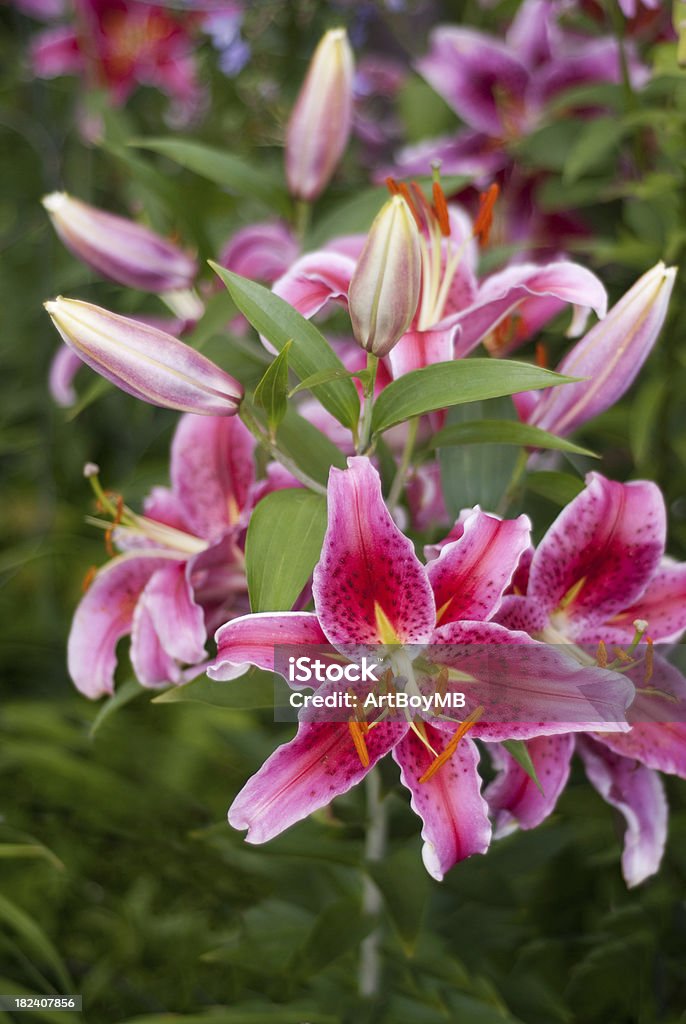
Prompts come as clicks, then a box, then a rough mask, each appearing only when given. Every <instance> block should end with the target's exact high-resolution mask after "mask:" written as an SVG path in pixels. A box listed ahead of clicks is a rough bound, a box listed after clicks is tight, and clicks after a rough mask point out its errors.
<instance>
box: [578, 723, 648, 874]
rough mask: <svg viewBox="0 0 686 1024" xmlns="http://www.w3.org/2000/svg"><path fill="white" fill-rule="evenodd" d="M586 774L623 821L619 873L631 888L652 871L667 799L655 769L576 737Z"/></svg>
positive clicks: (588, 739) (587, 739)
mask: <svg viewBox="0 0 686 1024" xmlns="http://www.w3.org/2000/svg"><path fill="white" fill-rule="evenodd" d="M578 751H579V754H580V755H581V757H582V759H583V762H584V766H585V768H586V774H587V776H588V778H589V780H590V782H591V783H592V785H593V786H594V787H595V788H596V789H597V790H598V792H599V793H600V795H601V796H602V797H603V799H604V800H606V801H607V802H608V803H609V804H611V805H612V806H613V807H616V808H617V810H618V811H621V813H622V815H623V816H624V820H625V821H626V832H625V834H624V853H623V854H622V873H623V875H624V878H625V880H626V883H627V885H628V886H629V887H630V888H633V886H635V885H640V883H641V882H644V881H645V880H646V878H650V876H651V875H654V874H655V873H656V872H657V871H658V869H659V867H660V862H661V861H662V855H663V853H664V849H665V843H666V841H667V815H668V810H667V800H666V797H665V792H664V787H663V785H662V780H661V779H660V776H659V775H658V774H657V772H654V771H652V770H651V769H650V768H646V767H645V766H644V765H642V764H640V763H639V762H638V761H632V760H631V759H629V758H626V757H621V756H619V755H618V754H614V753H613V752H612V751H611V750H608V749H607V748H606V747H604V746H603V745H602V744H600V743H596V742H595V741H594V740H592V739H590V738H588V737H585V738H580V739H579V741H578Z"/></svg>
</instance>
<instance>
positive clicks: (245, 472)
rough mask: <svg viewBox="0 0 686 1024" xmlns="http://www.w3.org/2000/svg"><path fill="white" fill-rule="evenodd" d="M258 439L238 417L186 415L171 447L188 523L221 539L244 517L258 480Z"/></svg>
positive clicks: (205, 535) (176, 485)
mask: <svg viewBox="0 0 686 1024" xmlns="http://www.w3.org/2000/svg"><path fill="white" fill-rule="evenodd" d="M254 449H255V439H254V438H253V436H252V434H251V433H250V431H249V430H248V429H247V427H244V426H243V424H242V423H241V421H240V420H239V418H238V417H237V416H194V415H192V414H187V415H185V416H182V418H181V419H180V420H179V424H178V426H177V428H176V433H175V434H174V440H173V442H172V451H171V479H172V488H173V491H174V494H175V495H176V497H177V498H178V500H179V502H180V504H181V506H182V508H183V512H184V515H185V518H186V520H187V521H188V524H189V526H190V528H191V530H192V531H193V533H195V534H196V535H197V536H198V537H203V538H205V539H206V540H217V539H218V538H219V537H220V536H221V535H222V534H223V533H224V532H225V530H226V529H227V528H228V527H230V526H235V525H236V524H238V523H239V522H240V521H241V518H242V514H243V513H244V512H245V510H246V508H247V505H248V500H249V497H250V492H251V488H252V485H253V482H254V478H255V466H254V462H253V452H254Z"/></svg>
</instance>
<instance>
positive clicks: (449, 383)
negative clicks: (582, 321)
mask: <svg viewBox="0 0 686 1024" xmlns="http://www.w3.org/2000/svg"><path fill="white" fill-rule="evenodd" d="M576 380H578V378H577V377H563V376H562V375H561V374H559V373H553V372H552V370H543V369H541V368H540V367H538V366H532V365H531V364H530V363H518V362H515V361H513V360H510V359H508V360H502V361H501V360H498V359H458V360H455V362H450V363H434V364H433V365H432V366H425V367H423V368H422V369H421V370H413V371H412V372H411V373H406V374H405V376H404V377H400V378H399V379H398V380H394V381H393V382H392V383H391V384H389V385H388V387H386V388H384V390H383V391H382V392H381V394H380V395H379V397H378V398H377V400H376V402H375V403H374V412H373V415H372V430H373V431H374V433H377V434H380V433H382V432H383V431H384V430H388V428H389V427H394V426H395V425H396V423H402V422H404V420H409V419H411V418H412V417H413V416H421V415H422V414H423V413H426V412H432V411H434V410H435V409H447V408H449V407H450V406H453V405H463V404H464V403H465V402H479V401H482V400H483V399H486V398H500V397H501V396H502V395H515V394H517V393H518V392H519V391H536V390H540V389H541V388H549V387H553V386H555V385H557V384H570V383H573V382H574V381H576Z"/></svg>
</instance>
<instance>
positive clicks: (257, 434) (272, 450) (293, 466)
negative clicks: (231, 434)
mask: <svg viewBox="0 0 686 1024" xmlns="http://www.w3.org/2000/svg"><path fill="white" fill-rule="evenodd" d="M239 415H240V418H241V420H242V422H243V424H244V425H245V426H246V427H247V428H248V430H249V431H250V433H251V434H252V436H253V437H254V438H255V439H256V440H257V441H258V442H259V443H260V444H261V445H262V447H263V448H265V449H266V450H267V451H268V452H269V454H270V455H271V457H272V458H273V459H275V460H276V461H277V462H279V463H280V464H281V465H282V466H283V468H284V469H287V470H288V472H289V473H290V474H291V475H292V476H294V477H295V479H296V480H299V481H300V483H301V484H303V485H304V486H305V487H308V488H309V489H310V490H311V491H316V493H317V494H326V487H324V486H323V485H322V484H320V483H319V482H318V481H317V480H313V478H312V477H311V476H309V475H308V474H307V473H306V472H305V471H304V470H303V469H301V468H300V466H299V465H298V464H297V462H295V461H294V460H293V459H292V458H291V457H290V455H286V453H285V452H283V451H281V449H280V448H279V446H278V444H277V443H276V442H275V441H272V440H271V438H270V437H269V436H268V435H267V434H265V432H264V431H263V430H262V427H261V426H260V424H259V422H258V421H257V419H256V418H255V417H254V416H253V414H252V412H251V411H250V409H249V408H248V406H247V404H246V403H245V402H243V404H242V405H241V410H240V413H239Z"/></svg>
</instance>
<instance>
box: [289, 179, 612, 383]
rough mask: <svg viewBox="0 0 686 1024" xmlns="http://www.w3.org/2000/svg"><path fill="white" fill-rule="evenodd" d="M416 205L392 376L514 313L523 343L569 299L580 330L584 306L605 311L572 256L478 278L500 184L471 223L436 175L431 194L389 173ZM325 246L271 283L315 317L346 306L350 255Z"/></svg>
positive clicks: (455, 352) (468, 344)
mask: <svg viewBox="0 0 686 1024" xmlns="http://www.w3.org/2000/svg"><path fill="white" fill-rule="evenodd" d="M388 185H389V188H390V190H391V192H392V193H394V194H400V195H402V196H403V197H404V198H405V200H406V202H407V204H408V206H409V207H410V209H411V210H412V211H413V214H414V216H415V219H416V222H417V226H418V229H419V240H420V248H421V294H420V299H419V305H418V309H417V313H416V315H415V317H414V319H413V321H412V323H411V324H410V327H409V329H408V330H407V331H406V332H405V334H404V335H403V336H402V337H401V339H400V341H399V342H398V343H397V344H396V345H395V347H394V348H393V349H392V350H391V351H390V352H389V355H388V366H389V369H390V370H391V373H392V375H393V376H394V377H399V376H401V375H402V374H404V373H407V372H408V371H410V370H415V369H419V368H420V367H422V366H427V365H429V364H430V363H436V362H445V361H448V360H450V359H453V358H455V357H461V356H466V355H468V354H469V353H470V352H471V351H472V350H473V349H474V348H476V346H477V345H478V344H479V342H480V341H482V340H484V339H486V338H488V337H489V336H490V335H492V334H493V332H494V331H496V329H497V328H498V325H499V324H501V323H502V322H503V321H505V320H506V318H510V321H508V322H512V318H513V316H514V315H515V313H516V315H517V316H518V318H519V319H518V321H517V323H518V327H517V331H518V334H517V343H518V344H521V343H522V342H523V341H524V340H526V338H528V337H531V335H532V334H534V333H535V332H536V331H538V330H539V329H540V327H542V326H543V324H545V323H547V322H548V320H550V319H551V318H552V317H553V316H555V315H556V314H557V313H558V312H560V310H561V309H563V308H564V306H565V305H566V304H570V305H572V306H573V307H576V308H577V309H578V310H579V313H578V315H577V316H576V317H575V320H574V323H573V327H574V328H575V329H576V331H577V333H579V332H580V331H581V330H583V324H584V317H585V312H586V311H588V310H590V309H593V310H594V311H595V312H596V314H597V315H598V316H599V317H601V318H602V317H603V316H604V315H605V311H606V309H607V295H606V292H605V289H604V287H603V285H602V284H601V282H600V281H599V280H598V278H597V277H596V276H595V274H593V273H591V271H590V270H587V269H586V268H585V267H582V266H580V265H579V264H578V263H573V262H571V261H569V260H557V261H555V262H551V263H548V264H547V265H544V266H536V265H534V264H531V263H524V264H516V265H513V266H511V267H508V268H506V269H505V270H504V271H501V272H499V273H497V274H493V275H492V276H491V277H488V278H486V279H485V280H484V281H482V282H479V281H478V279H477V274H476V268H477V257H478V251H477V240H478V239H481V240H482V241H483V240H484V239H485V238H487V235H488V230H489V227H490V221H491V217H492V211H493V205H494V203H495V201H496V198H497V188H496V187H494V188H492V189H489V190H488V192H486V193H484V195H483V197H482V203H481V210H480V213H479V216H478V217H477V219H476V220H475V222H474V223H472V222H471V221H470V219H469V217H468V216H467V215H466V214H465V213H464V211H462V210H461V209H460V208H459V207H457V206H454V205H450V206H448V204H447V203H446V199H445V196H444V194H443V190H442V188H441V185H440V181H438V179H437V180H436V181H435V182H434V186H433V189H432V200H431V202H429V200H428V199H427V198H426V197H425V196H424V194H423V192H422V191H421V189H419V187H418V186H416V185H415V184H412V186H411V187H408V186H406V185H405V184H399V183H397V182H395V181H394V180H389V182H388ZM341 248H342V247H338V248H336V249H334V247H333V246H329V247H327V248H325V249H321V250H319V251H318V252H312V253H308V254H307V255H305V256H303V257H301V258H300V259H299V260H297V261H296V263H294V264H293V266H292V267H291V268H290V270H288V271H287V272H286V273H285V274H284V275H283V276H282V277H281V278H279V280H277V281H276V282H275V284H274V288H273V290H274V292H276V294H277V295H279V296H281V298H282V299H285V300H286V302H289V303H290V304H291V305H292V306H294V307H295V309H297V310H298V312H299V313H301V314H302V315H303V316H306V317H312V316H314V315H315V314H316V313H318V312H319V311H320V310H321V309H323V307H324V306H325V305H326V304H327V303H328V302H330V301H333V302H338V303H341V304H343V305H345V306H348V305H349V292H350V286H351V281H352V279H353V275H354V272H355V266H356V262H355V258H353V257H352V256H349V255H347V254H346V253H345V251H341Z"/></svg>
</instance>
